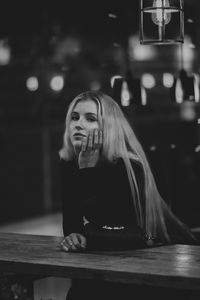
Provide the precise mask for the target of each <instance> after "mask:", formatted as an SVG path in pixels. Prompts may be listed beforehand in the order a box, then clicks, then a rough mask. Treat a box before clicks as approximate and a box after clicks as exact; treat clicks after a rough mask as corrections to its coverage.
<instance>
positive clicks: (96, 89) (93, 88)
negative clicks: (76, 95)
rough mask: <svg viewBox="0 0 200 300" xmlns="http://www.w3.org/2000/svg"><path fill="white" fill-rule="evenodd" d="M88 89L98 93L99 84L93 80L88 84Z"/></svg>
mask: <svg viewBox="0 0 200 300" xmlns="http://www.w3.org/2000/svg"><path fill="white" fill-rule="evenodd" d="M90 89H91V90H92V91H99V90H100V89H101V83H100V82H99V81H97V80H94V81H92V82H91V83H90Z"/></svg>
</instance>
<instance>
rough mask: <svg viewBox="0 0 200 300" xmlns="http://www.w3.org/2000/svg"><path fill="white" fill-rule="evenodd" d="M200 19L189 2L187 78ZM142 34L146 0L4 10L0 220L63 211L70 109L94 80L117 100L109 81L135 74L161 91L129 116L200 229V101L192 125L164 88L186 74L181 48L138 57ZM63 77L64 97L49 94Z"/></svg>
mask: <svg viewBox="0 0 200 300" xmlns="http://www.w3.org/2000/svg"><path fill="white" fill-rule="evenodd" d="M109 14H112V15H110V16H109ZM199 16H200V4H199V1H198V0H196V1H194V0H193V1H191V0H188V1H185V35H187V36H188V37H189V38H190V43H191V44H192V45H193V48H192V49H193V50H192V51H193V53H194V59H193V61H192V62H191V63H190V65H189V71H191V72H195V73H197V74H199V67H200V63H199V54H200V52H199V51H200V49H199V48H200V40H199V39H200V38H199V37H200V34H199V28H200V17H199ZM190 20H192V22H190ZM138 32H139V1H133V0H132V1H130V0H124V1H122V2H120V1H105V2H104V1H59V0H58V1H16V2H14V1H4V2H2V3H1V17H0V40H4V41H6V43H7V44H8V45H9V47H10V49H11V59H10V62H9V63H8V64H6V65H0V199H1V209H0V223H4V222H8V221H12V220H17V219H22V218H27V217H30V216H35V215H40V214H46V213H51V212H55V211H59V210H60V208H61V199H60V198H61V197H60V173H59V157H58V151H59V149H60V147H61V145H62V134H63V131H64V118H65V114H66V111H67V106H68V104H69V102H70V101H71V100H72V98H73V97H74V96H75V95H77V94H78V93H79V92H81V91H83V90H86V89H90V87H91V83H92V82H93V81H97V82H100V83H101V88H102V89H103V90H104V91H105V92H107V93H108V94H110V95H111V96H113V90H112V88H111V86H110V78H111V76H113V75H116V74H118V75H122V76H124V75H125V74H126V72H127V70H129V71H130V72H131V74H132V76H133V77H134V78H138V79H140V78H141V76H142V75H143V74H144V73H151V74H153V75H154V77H155V79H156V85H155V87H154V88H152V89H151V90H146V93H147V106H141V105H140V104H139V103H134V102H133V103H132V105H131V106H130V107H128V108H123V109H124V113H125V114H126V115H127V117H128V119H129V121H130V123H131V125H132V126H133V128H134V129H135V131H136V134H137V136H138V138H139V140H140V141H141V143H142V145H143V147H144V149H145V152H146V154H147V157H148V159H149V162H150V164H151V167H152V170H153V173H154V175H155V178H156V182H157V184H158V188H159V191H160V193H161V195H162V196H163V198H164V199H165V200H166V202H167V203H168V204H169V205H170V206H171V208H172V210H173V211H174V212H175V213H176V214H177V215H178V216H179V217H180V218H181V219H182V220H183V221H184V222H186V223H187V224H188V225H190V226H199V225H200V187H199V178H200V161H199V160H200V154H199V150H198V149H199V148H198V146H199V144H200V130H199V126H200V125H199V124H198V122H197V120H198V119H199V117H200V113H199V111H200V109H199V104H195V105H194V107H193V106H192V107H193V108H192V109H194V111H195V117H194V118H193V119H192V120H189V121H188V120H185V119H184V118H181V110H182V109H183V108H184V107H183V106H181V105H177V104H176V103H174V100H173V97H172V96H171V95H172V89H169V88H166V87H164V86H163V85H162V74H163V73H164V72H170V73H171V74H173V75H174V76H177V74H178V72H179V70H180V60H179V57H178V58H177V55H176V53H177V51H179V48H180V46H179V45H170V46H169V45H167V46H166V45H165V46H161V45H160V46H154V50H155V51H156V53H157V54H156V57H154V58H152V59H146V60H137V59H136V58H132V59H131V58H130V56H129V54H128V45H129V38H130V37H131V36H134V37H135V46H137V44H139V36H138ZM142 47H146V48H145V50H146V51H147V52H148V51H149V48H148V47H147V46H142ZM185 61H186V63H187V57H185ZM186 65H187V64H186ZM55 74H62V75H63V76H64V79H65V84H64V88H63V89H62V90H61V91H60V92H54V91H52V90H51V89H50V87H49V81H50V79H51V77H52V76H53V75H55ZM32 75H34V76H37V77H38V80H39V89H38V90H37V91H34V92H31V91H29V90H28V89H27V88H26V80H27V78H28V77H29V76H32Z"/></svg>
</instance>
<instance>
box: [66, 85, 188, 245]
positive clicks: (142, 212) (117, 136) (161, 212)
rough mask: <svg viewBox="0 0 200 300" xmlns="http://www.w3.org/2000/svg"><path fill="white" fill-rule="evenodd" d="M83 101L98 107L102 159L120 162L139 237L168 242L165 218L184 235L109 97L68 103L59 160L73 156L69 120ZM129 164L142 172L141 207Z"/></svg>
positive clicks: (91, 94) (87, 96) (99, 95)
mask: <svg viewBox="0 0 200 300" xmlns="http://www.w3.org/2000/svg"><path fill="white" fill-rule="evenodd" d="M86 100H93V101H95V103H96V104H97V107H98V120H99V124H100V127H101V128H102V130H103V145H102V152H101V154H102V157H103V158H105V159H106V160H108V161H110V162H114V161H115V160H116V159H118V158H122V159H123V160H124V163H125V166H126V170H127V174H128V179H129V183H130V188H131V193H132V199H133V205H134V208H135V212H136V217H137V224H138V226H139V227H140V228H141V229H142V231H143V233H144V234H145V235H146V236H147V237H148V238H150V239H151V237H158V238H159V239H161V240H162V241H164V242H170V237H169V234H168V232H167V226H166V222H165V216H167V217H170V219H171V220H172V222H173V223H174V224H176V225H178V227H179V229H180V231H181V232H182V233H185V232H187V230H186V229H185V227H184V224H182V222H181V221H180V220H178V219H177V218H176V217H175V216H174V215H173V213H172V212H171V211H170V210H169V208H168V207H167V204H166V203H165V201H164V200H163V199H162V197H161V196H160V194H159V192H158V190H157V186H156V183H155V180H154V176H153V174H152V172H151V169H150V166H149V163H148V161H147V158H146V155H145V153H144V151H143V148H142V146H141V144H140V143H139V141H138V139H137V137H136V135H135V133H134V131H133V129H132V128H131V126H130V125H129V123H128V121H127V119H126V118H125V116H124V114H123V112H122V110H121V109H120V107H119V105H118V104H117V103H116V102H115V101H114V100H113V99H112V98H111V97H110V96H108V95H105V94H103V93H102V92H94V91H87V92H84V93H82V94H80V95H78V96H77V97H76V98H75V99H74V100H73V101H72V102H71V104H70V106H69V108H68V112H67V115H66V122H65V133H64V138H63V147H62V149H61V150H60V157H61V158H63V159H64V160H72V159H73V157H74V155H75V154H74V150H73V147H72V144H71V142H70V139H69V123H70V117H71V112H72V111H73V109H74V107H75V106H76V104H77V103H78V102H79V101H86ZM131 161H134V162H135V163H136V164H138V165H139V166H140V167H141V169H142V170H143V175H144V193H145V195H144V201H143V202H144V203H142V199H141V197H140V194H139V188H138V185H137V180H136V176H135V172H134V169H133V168H132V164H131ZM186 236H190V237H191V235H190V232H189V231H188V232H187V233H186Z"/></svg>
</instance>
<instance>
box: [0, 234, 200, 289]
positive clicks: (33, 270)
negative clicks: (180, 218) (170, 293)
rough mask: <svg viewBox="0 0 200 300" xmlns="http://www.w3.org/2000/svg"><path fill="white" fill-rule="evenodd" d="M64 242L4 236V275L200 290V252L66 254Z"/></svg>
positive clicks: (0, 242)
mask: <svg viewBox="0 0 200 300" xmlns="http://www.w3.org/2000/svg"><path fill="white" fill-rule="evenodd" d="M60 241H61V237H54V236H38V235H26V234H12V233H0V272H11V273H12V272H13V273H27V274H36V275H39V276H58V277H68V278H85V279H92V280H102V281H113V282H121V283H133V284H145V285H150V286H160V287H170V288H181V289H191V290H200V246H191V245H169V246H160V247H155V248H149V249H141V250H132V251H122V252H90V253H88V252H85V253H84V252H82V253H70V252H69V253H67V252H63V251H62V250H61V248H60V245H59V242H60Z"/></svg>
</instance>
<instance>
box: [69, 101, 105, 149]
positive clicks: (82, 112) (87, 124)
mask: <svg viewBox="0 0 200 300" xmlns="http://www.w3.org/2000/svg"><path fill="white" fill-rule="evenodd" d="M94 129H100V128H99V122H98V111H97V104H96V103H95V102H94V101H92V100H85V101H79V102H78V103H77V104H76V105H75V107H74V109H73V111H72V113H71V116H70V124H69V136H70V141H71V143H72V145H73V147H74V150H75V152H76V153H77V151H78V152H79V151H80V149H81V146H82V140H83V139H85V138H86V137H87V136H88V134H89V132H91V131H93V130H94Z"/></svg>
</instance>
